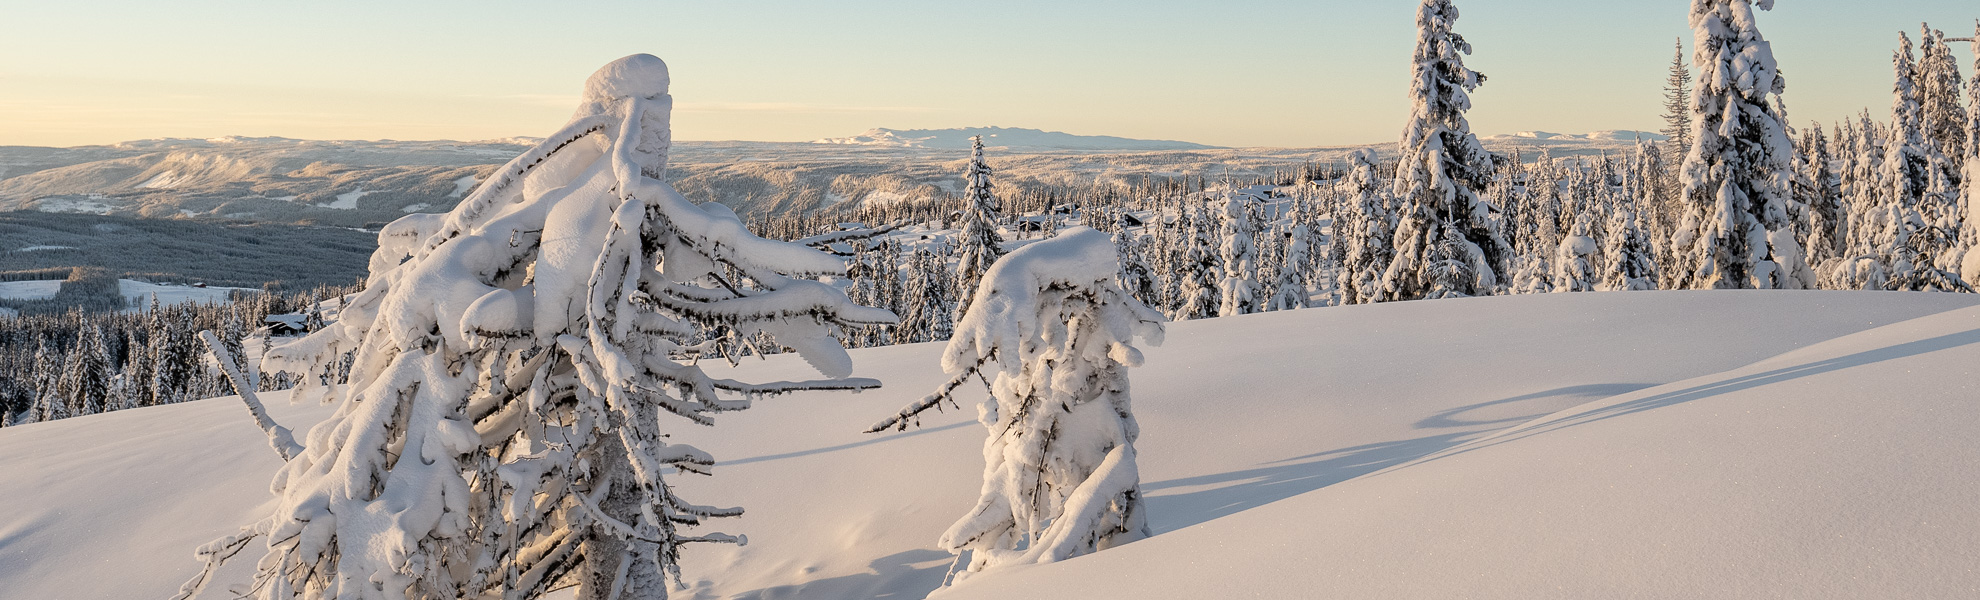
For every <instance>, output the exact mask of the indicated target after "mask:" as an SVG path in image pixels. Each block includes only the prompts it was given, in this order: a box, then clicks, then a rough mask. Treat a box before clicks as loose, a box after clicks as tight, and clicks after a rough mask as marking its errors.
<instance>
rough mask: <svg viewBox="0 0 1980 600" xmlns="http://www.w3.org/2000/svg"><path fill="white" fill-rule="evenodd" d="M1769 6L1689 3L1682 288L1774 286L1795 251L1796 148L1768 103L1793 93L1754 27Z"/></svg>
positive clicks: (1745, 0)
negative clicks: (1781, 258)
mask: <svg viewBox="0 0 1980 600" xmlns="http://www.w3.org/2000/svg"><path fill="white" fill-rule="evenodd" d="M1773 5H1774V2H1773V0H1692V2H1691V29H1692V32H1693V34H1694V38H1693V41H1692V65H1693V66H1694V67H1696V70H1697V72H1698V83H1697V85H1696V86H1695V87H1694V88H1693V89H1692V94H1691V100H1692V101H1691V111H1692V117H1693V119H1694V121H1693V122H1692V129H1691V130H1692V145H1691V150H1690V152H1688V153H1687V154H1686V155H1685V158H1684V166H1683V182H1684V198H1685V200H1686V203H1687V204H1689V205H1690V206H1691V209H1692V212H1691V214H1690V215H1688V216H1687V217H1686V219H1685V220H1686V222H1685V224H1684V225H1682V226H1680V228H1679V231H1678V235H1677V236H1676V237H1677V239H1676V240H1674V243H1676V244H1677V245H1678V246H1679V248H1681V252H1682V253H1683V254H1681V256H1680V258H1681V259H1682V261H1681V263H1680V264H1679V265H1677V266H1676V268H1677V269H1679V271H1678V272H1677V277H1676V282H1675V283H1676V284H1677V287H1679V288H1772V287H1775V275H1776V271H1777V267H1776V263H1775V258H1776V256H1777V255H1790V254H1791V255H1796V256H1798V255H1799V254H1800V249H1799V248H1778V249H1775V248H1771V247H1770V241H1772V242H1781V243H1785V244H1792V243H1793V239H1794V238H1793V236H1773V237H1772V238H1770V236H1769V235H1768V233H1769V232H1771V231H1777V230H1784V229H1787V228H1788V227H1789V222H1788V214H1787V202H1788V200H1789V194H1790V190H1789V186H1790V185H1791V182H1792V181H1793V176H1794V174H1793V168H1794V165H1793V162H1792V161H1793V156H1794V148H1793V145H1792V143H1791V142H1790V141H1789V139H1788V128H1787V126H1786V124H1785V123H1783V122H1782V120H1781V117H1780V115H1779V114H1778V113H1777V111H1776V107H1775V103H1774V102H1773V101H1772V98H1773V97H1775V96H1778V95H1780V93H1781V92H1782V91H1783V90H1785V89H1786V87H1787V84H1786V81H1785V80H1784V79H1782V78H1781V75H1780V70H1779V68H1778V67H1776V66H1775V62H1774V51H1773V48H1772V46H1770V45H1768V43H1767V41H1766V39H1764V38H1762V37H1761V36H1760V30H1759V28H1758V27H1757V26H1756V24H1755V23H1754V20H1753V8H1754V7H1755V6H1758V7H1759V8H1760V9H1761V10H1767V9H1771V8H1773Z"/></svg>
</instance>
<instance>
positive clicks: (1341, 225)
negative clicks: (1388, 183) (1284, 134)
mask: <svg viewBox="0 0 1980 600" xmlns="http://www.w3.org/2000/svg"><path fill="white" fill-rule="evenodd" d="M1348 165H1349V169H1350V170H1349V171H1348V184H1349V185H1350V186H1352V189H1353V190H1354V199H1353V200H1351V201H1350V202H1351V203H1352V208H1353V211H1352V212H1350V213H1348V214H1347V215H1344V216H1345V217H1346V218H1339V217H1337V218H1335V219H1334V235H1335V236H1338V237H1340V238H1341V239H1343V240H1346V242H1345V245H1346V247H1347V253H1346V256H1345V258H1344V259H1343V260H1342V263H1341V276H1340V278H1341V302H1343V303H1346V304H1365V303H1369V302H1374V301H1375V299H1376V298H1377V292H1378V291H1380V290H1381V289H1382V272H1383V271H1384V270H1386V269H1388V268H1389V263H1390V262H1392V261H1394V260H1395V255H1396V254H1395V252H1396V250H1395V246H1394V235H1395V226H1396V219H1395V214H1394V213H1392V212H1390V211H1389V201H1388V199H1387V197H1386V196H1387V194H1386V193H1385V190H1384V189H1383V188H1382V185H1381V183H1380V182H1379V180H1378V179H1377V178H1376V176H1375V153H1374V152H1373V151H1371V150H1368V149H1366V148H1363V149H1360V150H1355V151H1353V152H1350V153H1348Z"/></svg>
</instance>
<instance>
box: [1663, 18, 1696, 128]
mask: <svg viewBox="0 0 1980 600" xmlns="http://www.w3.org/2000/svg"><path fill="white" fill-rule="evenodd" d="M1663 134H1664V136H1665V137H1668V138H1669V140H1667V143H1668V144H1669V145H1670V147H1671V148H1674V149H1676V150H1677V151H1676V152H1672V153H1670V154H1671V155H1672V156H1682V155H1683V154H1684V152H1685V151H1686V150H1689V149H1690V148H1691V69H1689V68H1687V67H1686V66H1685V61H1684V40H1683V39H1679V40H1678V41H1677V50H1676V51H1675V53H1674V54H1673V55H1672V56H1671V73H1670V75H1669V76H1668V77H1666V78H1665V79H1664V131H1663Z"/></svg>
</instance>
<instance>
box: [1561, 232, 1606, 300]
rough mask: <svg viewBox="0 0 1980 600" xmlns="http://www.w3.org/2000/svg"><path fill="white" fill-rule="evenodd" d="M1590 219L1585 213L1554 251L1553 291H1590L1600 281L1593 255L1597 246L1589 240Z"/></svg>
mask: <svg viewBox="0 0 1980 600" xmlns="http://www.w3.org/2000/svg"><path fill="white" fill-rule="evenodd" d="M1589 220H1590V217H1589V216H1588V215H1587V214H1586V213H1584V214H1582V215H1581V216H1580V217H1578V218H1576V219H1575V220H1574V229H1573V230H1571V231H1570V232H1569V234H1568V235H1566V236H1563V237H1562V238H1561V245H1560V247H1559V248H1558V249H1557V250H1556V251H1555V252H1554V286H1553V288H1554V291H1556V292H1590V291H1594V290H1595V283H1596V282H1597V281H1599V280H1600V278H1599V277H1597V276H1596V275H1595V259H1594V254H1595V250H1596V248H1597V247H1598V245H1597V244H1596V243H1595V238H1593V237H1589V235H1588V229H1589V226H1588V225H1589V223H1588V222H1589Z"/></svg>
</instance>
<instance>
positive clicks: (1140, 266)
mask: <svg viewBox="0 0 1980 600" xmlns="http://www.w3.org/2000/svg"><path fill="white" fill-rule="evenodd" d="M1114 253H1115V254H1117V255H1119V256H1120V260H1121V273H1120V276H1119V280H1120V283H1121V289H1124V290H1127V291H1128V294H1130V295H1132V296H1134V299H1135V300H1139V301H1141V303H1142V304H1147V305H1150V306H1153V305H1155V303H1156V302H1158V299H1157V298H1158V296H1160V295H1161V294H1160V293H1159V292H1157V291H1156V290H1157V289H1158V288H1159V287H1160V285H1159V284H1158V283H1156V277H1155V268H1154V267H1153V266H1150V265H1149V264H1148V242H1147V241H1146V240H1145V239H1144V238H1143V237H1142V236H1139V235H1135V233H1134V232H1133V231H1130V230H1129V229H1128V228H1127V226H1126V225H1120V226H1118V227H1117V228H1116V229H1115V230H1114Z"/></svg>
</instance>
